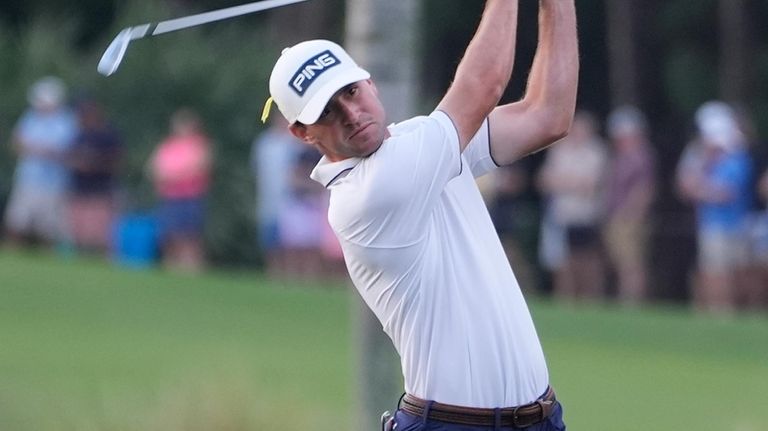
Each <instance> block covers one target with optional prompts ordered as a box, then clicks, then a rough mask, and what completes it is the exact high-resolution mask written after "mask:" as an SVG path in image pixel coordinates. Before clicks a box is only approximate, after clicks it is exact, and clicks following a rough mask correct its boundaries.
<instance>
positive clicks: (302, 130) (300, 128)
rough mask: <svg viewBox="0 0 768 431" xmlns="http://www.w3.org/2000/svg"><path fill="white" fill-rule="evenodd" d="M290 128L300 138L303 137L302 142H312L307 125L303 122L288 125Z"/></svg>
mask: <svg viewBox="0 0 768 431" xmlns="http://www.w3.org/2000/svg"><path fill="white" fill-rule="evenodd" d="M288 130H290V131H291V134H292V135H293V136H295V137H297V138H299V139H301V141H302V142H304V143H305V144H310V145H311V142H310V140H309V135H307V126H305V125H303V124H301V123H293V124H291V125H289V126H288Z"/></svg>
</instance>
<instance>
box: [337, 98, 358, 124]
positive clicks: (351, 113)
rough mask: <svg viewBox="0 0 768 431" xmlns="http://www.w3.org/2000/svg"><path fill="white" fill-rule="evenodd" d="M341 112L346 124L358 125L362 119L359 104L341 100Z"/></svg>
mask: <svg viewBox="0 0 768 431" xmlns="http://www.w3.org/2000/svg"><path fill="white" fill-rule="evenodd" d="M339 112H340V113H341V115H342V118H344V122H346V123H348V124H355V123H357V119H358V118H359V117H360V107H359V106H358V105H357V103H354V102H350V101H346V100H339Z"/></svg>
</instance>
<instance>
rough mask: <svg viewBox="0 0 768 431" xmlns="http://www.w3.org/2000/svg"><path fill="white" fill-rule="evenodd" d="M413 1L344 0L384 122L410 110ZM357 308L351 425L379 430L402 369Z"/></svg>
mask: <svg viewBox="0 0 768 431" xmlns="http://www.w3.org/2000/svg"><path fill="white" fill-rule="evenodd" d="M418 5H419V2H417V0H397V1H392V0H347V25H346V47H347V49H348V50H349V52H350V54H351V55H352V57H354V58H355V59H356V60H357V61H358V62H359V63H360V65H361V66H362V67H364V68H366V69H367V70H368V71H369V72H371V75H372V77H373V79H374V81H375V82H376V85H377V87H378V89H379V95H380V97H381V100H382V102H383V104H384V107H385V108H386V110H387V117H388V121H401V120H403V119H406V118H407V117H409V116H411V115H413V113H414V112H413V111H414V107H415V97H414V95H415V94H416V84H415V79H416V58H415V57H416V37H415V34H416V22H417V9H418V7H417V6H418ZM358 304H360V306H359V307H357V310H356V312H355V316H356V321H357V323H356V324H355V328H357V334H356V335H357V339H356V341H357V342H356V345H357V363H358V379H357V381H358V391H357V392H358V393H357V394H356V395H357V397H356V399H358V400H360V406H359V408H358V409H356V412H358V417H357V418H356V424H355V425H356V426H355V428H354V429H378V427H379V424H378V417H379V415H380V414H381V412H383V411H385V410H393V407H394V405H395V401H396V400H397V397H398V396H399V395H400V392H401V386H400V381H401V377H400V370H399V366H398V364H399V362H398V360H397V355H396V353H395V351H394V348H393V347H392V342H391V341H390V340H389V338H388V337H387V336H386V335H385V334H384V333H383V332H382V330H381V324H380V323H379V322H378V321H377V320H376V317H375V316H374V315H373V313H372V312H370V310H368V308H367V307H366V306H365V305H363V304H362V301H358Z"/></svg>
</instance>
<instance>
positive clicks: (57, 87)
mask: <svg viewBox="0 0 768 431" xmlns="http://www.w3.org/2000/svg"><path fill="white" fill-rule="evenodd" d="M66 91H67V90H66V87H65V86H64V82H63V81H62V80H61V79H59V78H56V77H55V76H46V77H45V78H42V79H40V80H39V81H37V82H35V83H34V84H32V87H30V88H29V92H28V93H27V100H28V101H29V103H30V104H31V105H33V106H36V107H54V106H58V105H60V104H61V103H62V102H63V101H64V97H65V95H66Z"/></svg>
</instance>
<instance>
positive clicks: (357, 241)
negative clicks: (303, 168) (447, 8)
mask: <svg viewBox="0 0 768 431" xmlns="http://www.w3.org/2000/svg"><path fill="white" fill-rule="evenodd" d="M539 7H540V11H539V24H540V26H539V45H538V48H537V51H536V55H535V59H534V62H533V66H532V69H531V72H530V77H529V81H528V86H527V91H526V94H525V96H524V97H523V99H522V100H520V101H518V102H516V103H511V104H508V105H502V106H497V104H498V102H499V99H500V98H501V96H502V93H503V91H504V89H505V88H506V86H507V85H508V81H509V79H510V75H511V73H512V66H513V62H514V61H513V59H514V54H515V35H516V30H517V12H518V2H517V1H516V0H488V1H487V2H486V5H485V11H484V13H483V17H482V20H481V22H480V25H479V28H478V30H477V32H476V34H475V36H474V38H473V39H472V41H471V42H470V44H469V47H468V48H467V50H466V53H465V55H464V58H463V59H462V61H461V63H460V64H459V67H458V70H457V72H456V76H455V79H454V81H453V84H452V85H451V87H450V89H449V90H448V91H447V93H446V94H445V96H444V97H443V99H442V101H441V102H440V104H439V105H438V106H437V108H436V109H435V110H434V111H433V112H432V113H431V114H429V115H428V116H422V117H416V118H412V119H410V120H407V121H404V122H402V123H399V124H394V125H390V126H387V125H386V122H385V121H386V115H385V112H384V108H383V107H382V104H381V102H380V101H379V97H378V90H377V88H376V85H375V83H374V82H373V81H372V80H371V77H370V75H369V73H368V72H366V71H365V70H363V69H361V68H360V67H359V66H357V65H356V64H355V62H354V61H353V60H352V59H351V58H350V57H349V55H348V54H347V53H346V52H345V51H344V50H343V49H342V48H341V47H339V46H338V45H336V44H334V43H332V42H329V41H325V40H312V41H307V42H302V43H299V44H297V45H295V46H293V47H290V48H287V49H285V50H284V51H283V53H282V55H281V56H280V58H279V59H278V60H277V62H276V64H275V66H274V69H273V71H272V75H271V78H270V82H269V88H270V93H271V96H272V99H273V100H274V102H275V103H276V104H277V106H278V108H279V109H280V112H281V113H282V114H283V115H284V116H285V118H286V119H287V120H288V122H289V124H290V125H289V129H290V131H291V132H292V133H293V134H294V135H295V136H297V137H298V138H300V139H301V140H302V141H303V142H305V143H306V144H308V145H311V146H313V147H315V148H317V149H318V150H319V151H320V152H321V153H322V154H323V158H322V159H321V161H320V162H319V163H318V165H317V166H316V167H315V168H314V171H313V172H312V175H311V176H312V178H313V179H315V180H316V181H318V182H320V183H321V184H322V185H324V186H325V187H327V188H328V189H330V192H331V198H330V207H329V209H328V219H329V221H330V224H331V226H332V228H333V230H334V232H335V234H336V236H337V237H338V239H339V241H340V243H341V246H342V250H343V253H344V257H345V261H346V265H347V269H348V270H349V274H350V276H351V278H352V281H353V282H354V284H355V287H356V288H357V290H358V291H359V292H360V294H361V295H362V297H363V299H364V300H365V302H366V303H367V305H368V306H369V307H370V308H371V309H372V310H373V312H374V313H375V314H376V316H377V317H378V319H379V320H380V321H381V324H382V325H383V328H384V331H386V333H387V334H388V335H389V337H390V338H391V339H392V341H393V343H394V345H395V348H396V349H397V351H398V353H399V354H400V357H401V363H402V370H403V375H404V378H405V391H406V395H405V396H404V397H403V399H402V402H401V404H400V408H399V410H398V411H397V413H396V414H395V417H394V423H396V429H398V430H412V429H430V430H485V429H495V430H501V429H503V430H510V429H523V428H524V429H525V430H527V431H531V430H564V429H565V426H564V425H563V422H562V410H561V407H560V405H559V403H558V402H557V400H556V399H555V394H554V391H553V390H552V388H551V387H550V382H549V375H548V372H547V366H546V363H545V359H544V354H543V352H542V348H541V345H540V343H539V339H538V336H537V334H536V330H535V328H534V325H533V322H532V319H531V316H530V313H529V311H528V308H527V306H526V303H525V300H524V298H523V296H522V294H521V291H520V287H519V286H518V284H517V281H516V279H515V275H514V273H513V272H512V269H511V268H510V265H509V263H508V261H507V259H506V257H505V254H504V251H503V249H502V246H501V243H500V241H499V238H498V236H497V234H496V232H495V230H494V227H493V224H492V223H491V219H490V217H489V215H488V212H487V210H486V207H485V205H484V204H483V201H482V199H481V197H480V193H479V191H478V189H477V186H476V185H475V180H474V179H475V177H479V176H481V175H484V174H486V173H488V172H489V171H491V170H493V169H495V168H496V167H498V166H503V165H507V164H510V163H513V162H514V161H515V160H517V159H519V158H521V157H523V156H525V155H527V154H530V153H532V152H535V151H538V150H541V149H543V148H545V147H547V146H548V145H550V144H551V143H553V142H555V141H556V140H558V139H560V138H562V137H563V136H565V135H566V133H567V131H568V129H569V127H570V124H571V120H572V117H573V113H574V109H575V102H576V87H577V75H578V47H577V45H578V44H577V40H576V17H575V10H574V9H575V8H574V1H573V0H540V2H539ZM392 61H393V64H392V67H397V64H396V63H394V61H396V59H392ZM574 163H578V160H574ZM388 425H389V426H390V427H391V426H392V425H393V422H390V423H389V424H388ZM422 427H424V428H422Z"/></svg>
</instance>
